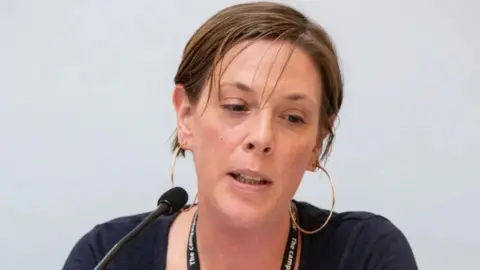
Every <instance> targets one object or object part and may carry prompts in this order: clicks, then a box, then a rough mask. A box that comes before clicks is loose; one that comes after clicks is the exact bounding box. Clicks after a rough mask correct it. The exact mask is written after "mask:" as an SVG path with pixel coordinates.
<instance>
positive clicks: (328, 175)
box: [289, 166, 335, 234]
mask: <svg viewBox="0 0 480 270" xmlns="http://www.w3.org/2000/svg"><path fill="white" fill-rule="evenodd" d="M317 168H318V169H320V170H322V171H323V172H324V173H325V175H327V178H328V181H329V182H330V186H331V188H332V206H331V208H330V213H329V214H328V217H327V220H325V222H324V223H323V224H322V226H320V228H317V229H315V230H312V231H308V230H305V229H303V228H302V227H300V225H299V224H298V222H297V218H296V217H295V214H294V212H293V209H292V208H295V210H296V206H295V204H294V203H293V202H292V203H291V204H290V207H289V212H290V217H291V218H292V222H293V223H294V224H295V226H296V227H297V228H298V230H299V231H301V232H302V233H304V234H314V233H317V232H319V231H321V230H322V229H323V228H325V226H327V224H328V222H329V221H330V218H331V217H332V215H333V209H334V208H335V186H334V185H333V181H332V178H330V174H328V172H327V170H325V169H324V168H323V167H321V166H318V167H317ZM295 212H296V211H295Z"/></svg>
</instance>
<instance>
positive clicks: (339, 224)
mask: <svg viewBox="0 0 480 270" xmlns="http://www.w3.org/2000/svg"><path fill="white" fill-rule="evenodd" d="M297 206H298V208H299V214H300V222H301V226H302V227H306V228H305V229H307V230H312V229H316V228H318V227H320V226H321V225H322V224H323V222H325V220H326V218H327V217H328V214H329V211H327V210H323V209H319V208H317V207H315V206H313V205H310V204H308V203H305V202H297ZM304 238H305V242H306V244H308V246H310V247H311V249H312V250H315V251H314V252H318V251H320V252H323V254H325V255H326V256H327V257H328V258H329V260H328V261H329V264H330V265H329V266H335V267H337V268H339V269H358V266H359V265H362V266H363V267H362V268H361V269H387V270H393V269H404V270H414V269H415V270H416V269H417V266H416V262H415V258H414V255H413V252H412V249H411V246H410V244H409V242H408V240H407V238H406V237H405V235H404V234H403V232H402V231H401V230H400V229H399V228H398V227H397V226H395V225H394V224H393V223H392V222H391V221H390V220H389V219H387V218H386V217H384V216H381V215H378V214H375V213H371V212H365V211H351V212H341V213H334V214H333V215H332V217H331V219H330V221H329V222H328V225H327V226H326V227H325V228H324V229H323V230H322V231H320V232H318V233H316V234H313V235H306V236H304ZM327 254H328V255H327ZM312 256H316V257H317V258H318V257H319V256H318V254H312ZM321 257H323V256H321Z"/></svg>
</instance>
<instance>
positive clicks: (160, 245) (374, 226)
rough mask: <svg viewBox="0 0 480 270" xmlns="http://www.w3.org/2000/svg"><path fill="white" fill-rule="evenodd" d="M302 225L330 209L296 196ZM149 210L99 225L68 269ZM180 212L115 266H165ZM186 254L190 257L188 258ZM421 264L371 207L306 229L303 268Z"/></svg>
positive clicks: (86, 265)
mask: <svg viewBox="0 0 480 270" xmlns="http://www.w3.org/2000/svg"><path fill="white" fill-rule="evenodd" d="M296 205H297V208H298V213H299V221H300V226H301V227H302V228H305V229H315V228H316V227H318V226H320V225H321V224H322V223H323V222H324V220H325V218H326V217H327V215H328V211H326V210H322V209H318V208H317V207H315V206H313V205H310V204H308V203H305V202H296ZM147 215H148V213H144V214H138V215H133V216H127V217H120V218H116V219H113V220H111V221H108V222H106V223H103V224H99V225H97V226H95V227H94V228H93V229H92V230H91V231H89V232H88V233H86V234H85V235H84V236H83V237H82V238H81V239H80V240H79V241H78V242H77V243H76V244H75V246H74V247H73V249H72V251H71V252H70V254H69V256H68V258H67V260H66V262H65V265H64V266H63V269H64V270H80V269H85V270H92V269H93V268H94V267H95V265H96V264H97V263H98V262H99V261H100V260H101V259H102V258H103V256H104V255H105V254H106V253H107V252H108V251H109V250H110V249H111V248H112V247H113V245H114V244H115V243H116V242H117V241H119V240H120V239H121V238H122V237H123V236H125V235H126V234H127V233H128V232H129V231H130V230H132V229H133V228H134V227H135V226H136V225H138V224H139V223H140V222H141V221H142V219H143V218H145V217H146V216H147ZM175 217H176V216H168V217H160V218H158V219H157V220H155V221H153V222H152V223H151V224H150V225H149V226H148V227H146V228H145V229H144V230H143V231H142V232H140V234H138V235H137V236H136V238H134V239H132V241H130V242H129V243H128V244H127V245H125V246H124V247H123V248H122V250H121V251H120V252H119V253H118V254H117V256H116V257H115V258H114V259H113V261H111V263H110V265H109V268H108V269H112V270H132V269H135V270H163V269H165V265H166V256H167V246H168V232H169V229H170V226H171V225H172V222H173V220H174V219H175ZM185 259H186V258H185ZM322 269H324V270H333V269H335V270H337V269H338V270H417V269H418V268H417V265H416V262H415V258H414V255H413V252H412V249H411V247H410V245H409V243H408V241H407V239H406V238H405V236H404V235H403V233H402V232H401V231H400V230H399V229H398V228H397V227H395V226H394V225H393V224H392V223H391V222H390V221H389V220H387V219H386V218H384V217H382V216H379V215H375V214H372V213H368V212H343V213H335V214H334V215H333V216H332V218H331V220H330V222H329V224H328V225H327V226H326V227H325V228H324V229H323V230H321V231H320V232H318V233H316V234H313V235H305V234H304V235H302V252H301V258H300V270H322Z"/></svg>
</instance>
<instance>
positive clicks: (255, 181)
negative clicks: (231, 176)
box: [235, 174, 267, 185]
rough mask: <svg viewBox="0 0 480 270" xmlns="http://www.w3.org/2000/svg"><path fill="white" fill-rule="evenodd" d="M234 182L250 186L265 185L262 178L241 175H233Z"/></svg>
mask: <svg viewBox="0 0 480 270" xmlns="http://www.w3.org/2000/svg"><path fill="white" fill-rule="evenodd" d="M235 180H237V181H238V182H241V183H246V184H250V185H263V184H266V183H267V181H266V180H264V179H262V178H259V177H252V176H248V175H243V174H237V175H235Z"/></svg>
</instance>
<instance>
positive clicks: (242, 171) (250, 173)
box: [229, 169, 273, 184]
mask: <svg viewBox="0 0 480 270" xmlns="http://www.w3.org/2000/svg"><path fill="white" fill-rule="evenodd" d="M230 173H233V174H243V175H247V176H250V177H256V178H262V179H263V180H265V181H267V182H268V183H269V184H271V183H273V181H272V179H270V178H269V177H268V176H267V175H265V174H263V173H261V172H259V171H253V170H248V169H240V170H234V171H230V172H229V174H230Z"/></svg>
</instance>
